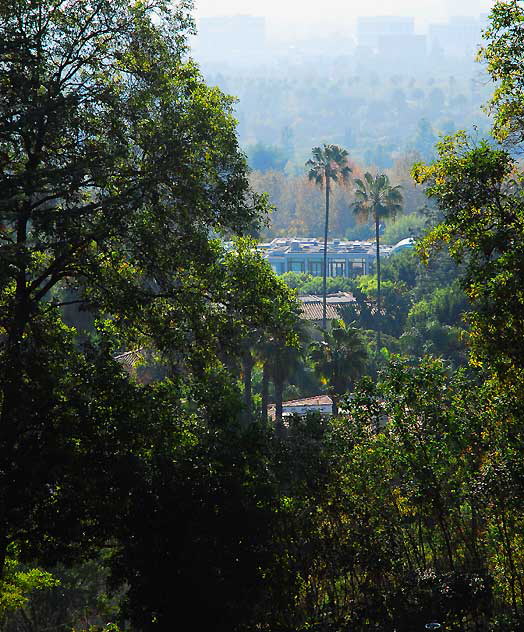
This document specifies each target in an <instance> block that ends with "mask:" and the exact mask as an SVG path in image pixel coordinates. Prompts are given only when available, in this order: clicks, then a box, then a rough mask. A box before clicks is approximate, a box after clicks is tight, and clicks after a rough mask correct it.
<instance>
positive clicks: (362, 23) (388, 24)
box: [357, 16, 415, 50]
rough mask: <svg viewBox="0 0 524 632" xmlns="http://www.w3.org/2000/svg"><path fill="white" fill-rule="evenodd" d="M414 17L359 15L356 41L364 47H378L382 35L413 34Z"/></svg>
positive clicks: (398, 35) (404, 35) (401, 35)
mask: <svg viewBox="0 0 524 632" xmlns="http://www.w3.org/2000/svg"><path fill="white" fill-rule="evenodd" d="M414 33H415V19H414V18H411V17H401V16H377V17H360V18H358V21H357V42H358V45H359V46H362V47H365V48H372V49H375V50H378V49H379V46H380V40H381V38H384V37H406V36H410V35H414Z"/></svg>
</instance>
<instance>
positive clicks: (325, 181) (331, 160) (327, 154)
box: [306, 144, 351, 329]
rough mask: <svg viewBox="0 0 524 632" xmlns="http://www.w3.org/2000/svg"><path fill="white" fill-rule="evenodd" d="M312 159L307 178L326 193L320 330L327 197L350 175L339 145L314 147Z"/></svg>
mask: <svg viewBox="0 0 524 632" xmlns="http://www.w3.org/2000/svg"><path fill="white" fill-rule="evenodd" d="M312 153H313V158H310V159H309V160H308V161H307V162H306V167H308V169H309V171H308V178H309V180H310V181H312V182H315V184H317V185H319V186H320V188H321V189H325V191H326V218H325V223H324V266H323V267H324V270H323V280H322V297H323V298H322V329H325V328H326V278H327V238H328V230H329V196H330V192H331V181H332V180H333V182H338V181H339V180H341V181H342V182H347V181H348V180H349V175H350V173H351V168H350V167H349V165H348V159H349V154H348V152H347V151H346V150H345V149H343V148H342V147H340V146H339V145H326V144H324V145H323V146H322V147H314V148H313V150H312Z"/></svg>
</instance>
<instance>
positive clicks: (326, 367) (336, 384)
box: [310, 320, 368, 415]
mask: <svg viewBox="0 0 524 632" xmlns="http://www.w3.org/2000/svg"><path fill="white" fill-rule="evenodd" d="M310 357H311V360H312V361H313V365H314V367H315V372H316V373H317V375H319V376H320V377H322V378H324V379H325V380H326V381H327V383H328V385H329V386H328V393H329V395H330V397H331V399H332V400H333V415H337V414H338V406H339V403H340V399H341V397H342V396H343V395H344V393H346V392H347V391H348V390H349V387H350V385H351V384H352V383H354V382H355V380H357V379H358V378H359V377H360V376H361V375H363V373H364V370H365V368H366V362H367V358H368V351H367V345H366V342H365V340H364V338H363V337H362V333H361V332H360V330H359V329H356V328H354V327H351V326H349V327H348V326H347V325H346V324H345V323H344V321H343V320H338V321H337V320H334V321H333V322H332V326H331V329H330V330H329V331H327V330H324V332H323V333H322V340H321V341H319V342H313V343H312V344H311V346H310Z"/></svg>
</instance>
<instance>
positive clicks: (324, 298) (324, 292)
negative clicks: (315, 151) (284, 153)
mask: <svg viewBox="0 0 524 632" xmlns="http://www.w3.org/2000/svg"><path fill="white" fill-rule="evenodd" d="M328 227H329V176H328V174H327V173H326V223H325V226H324V274H323V277H322V329H326V312H327V308H326V303H327V240H328Z"/></svg>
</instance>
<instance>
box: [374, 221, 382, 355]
mask: <svg viewBox="0 0 524 632" xmlns="http://www.w3.org/2000/svg"><path fill="white" fill-rule="evenodd" d="M379 227H380V224H379V217H378V215H376V216H375V238H376V242H377V351H380V348H381V346H382V344H381V327H382V312H381V309H382V307H381V301H380V298H381V297H380V235H379Z"/></svg>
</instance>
